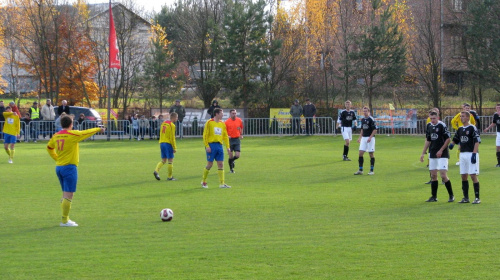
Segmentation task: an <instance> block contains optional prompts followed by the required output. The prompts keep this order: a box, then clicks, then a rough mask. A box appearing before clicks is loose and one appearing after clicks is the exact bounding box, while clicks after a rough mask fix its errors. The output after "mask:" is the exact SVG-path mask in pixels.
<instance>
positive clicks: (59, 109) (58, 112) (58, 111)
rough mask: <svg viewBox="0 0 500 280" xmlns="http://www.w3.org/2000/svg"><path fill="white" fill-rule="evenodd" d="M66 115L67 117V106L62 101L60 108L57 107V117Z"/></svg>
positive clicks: (66, 102) (65, 102)
mask: <svg viewBox="0 0 500 280" xmlns="http://www.w3.org/2000/svg"><path fill="white" fill-rule="evenodd" d="M63 112H64V113H66V115H69V106H68V101H66V100H63V101H62V102H61V106H59V107H57V115H58V116H60V115H61V114H62V113H63Z"/></svg>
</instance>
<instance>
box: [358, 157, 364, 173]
mask: <svg viewBox="0 0 500 280" xmlns="http://www.w3.org/2000/svg"><path fill="white" fill-rule="evenodd" d="M358 162H359V170H360V171H363V162H364V158H363V157H359V159H358Z"/></svg>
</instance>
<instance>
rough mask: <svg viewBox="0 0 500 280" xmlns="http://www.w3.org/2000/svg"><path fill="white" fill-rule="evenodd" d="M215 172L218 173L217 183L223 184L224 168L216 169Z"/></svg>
mask: <svg viewBox="0 0 500 280" xmlns="http://www.w3.org/2000/svg"><path fill="white" fill-rule="evenodd" d="M217 174H219V184H220V185H224V169H219V170H217Z"/></svg>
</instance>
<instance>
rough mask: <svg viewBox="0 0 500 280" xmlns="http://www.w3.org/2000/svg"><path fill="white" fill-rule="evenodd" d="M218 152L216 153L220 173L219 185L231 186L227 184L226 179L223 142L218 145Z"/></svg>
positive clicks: (222, 186)
mask: <svg viewBox="0 0 500 280" xmlns="http://www.w3.org/2000/svg"><path fill="white" fill-rule="evenodd" d="M216 149H217V153H216V154H215V160H216V161H217V174H218V175H219V187H220V188H223V189H224V188H230V186H228V185H226V182H225V180H224V149H223V148H222V145H221V144H218V145H217V148H216Z"/></svg>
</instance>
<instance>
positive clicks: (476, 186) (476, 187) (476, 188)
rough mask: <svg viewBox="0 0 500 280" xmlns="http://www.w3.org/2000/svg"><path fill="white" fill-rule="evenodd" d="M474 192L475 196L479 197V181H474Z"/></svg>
mask: <svg viewBox="0 0 500 280" xmlns="http://www.w3.org/2000/svg"><path fill="white" fill-rule="evenodd" d="M474 194H475V195H476V198H479V182H477V183H474Z"/></svg>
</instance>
